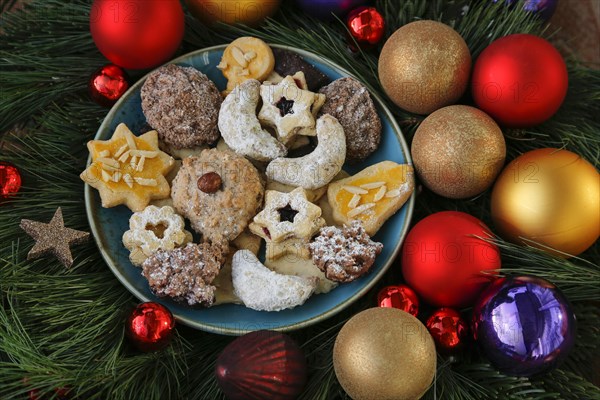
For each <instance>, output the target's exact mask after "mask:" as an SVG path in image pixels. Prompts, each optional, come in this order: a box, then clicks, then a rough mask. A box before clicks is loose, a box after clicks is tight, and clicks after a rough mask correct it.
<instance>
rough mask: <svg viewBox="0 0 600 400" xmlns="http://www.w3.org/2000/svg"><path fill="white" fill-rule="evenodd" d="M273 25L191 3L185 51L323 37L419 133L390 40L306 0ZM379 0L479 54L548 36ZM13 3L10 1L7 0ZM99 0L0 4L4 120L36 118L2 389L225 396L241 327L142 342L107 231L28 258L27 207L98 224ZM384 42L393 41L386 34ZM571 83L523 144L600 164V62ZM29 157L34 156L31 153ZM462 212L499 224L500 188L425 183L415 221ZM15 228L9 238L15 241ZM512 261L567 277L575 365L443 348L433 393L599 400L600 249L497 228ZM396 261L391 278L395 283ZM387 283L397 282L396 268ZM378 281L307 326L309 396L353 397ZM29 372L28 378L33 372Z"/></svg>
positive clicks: (521, 22)
mask: <svg viewBox="0 0 600 400" xmlns="http://www.w3.org/2000/svg"><path fill="white" fill-rule="evenodd" d="M283 3H284V4H283V6H282V9H281V11H280V12H279V13H278V14H277V15H276V17H275V18H274V19H273V20H270V21H269V22H268V23H267V24H266V25H265V26H264V27H263V28H261V29H259V30H255V29H248V28H245V27H240V26H238V27H229V26H223V27H221V29H220V30H215V29H208V28H207V27H205V26H204V25H203V24H201V23H199V22H198V21H196V20H195V19H194V18H192V17H191V16H189V15H187V16H186V37H185V40H184V44H183V46H182V50H181V51H182V52H187V51H191V50H195V49H197V48H202V47H206V46H210V45H215V44H221V43H227V42H228V41H229V40H230V39H231V38H232V37H235V36H238V35H241V34H250V35H255V36H259V37H262V38H264V39H265V40H267V41H269V42H272V43H279V44H283V45H289V46H294V47H299V48H303V49H307V50H310V51H312V52H315V53H317V54H320V55H322V56H324V57H327V58H329V59H331V60H332V61H334V62H336V63H338V64H340V65H342V66H343V67H344V68H346V69H348V70H349V71H350V72H352V73H353V74H355V75H357V76H358V77H359V78H360V79H361V81H363V82H365V83H366V84H367V85H368V87H369V89H370V90H371V91H372V93H374V94H377V95H379V96H380V97H381V98H383V99H386V100H385V101H386V102H387V104H388V105H389V106H390V108H391V109H392V110H393V111H394V112H395V114H396V115H397V118H398V122H399V123H400V125H401V126H402V127H403V130H404V133H405V135H406V136H407V138H408V139H410V137H411V136H412V133H413V132H414V130H415V129H416V127H417V126H418V124H419V123H420V121H421V120H422V119H423V117H422V116H416V115H412V114H409V113H406V112H404V111H402V110H400V109H398V108H397V107H396V106H395V105H393V104H392V103H391V102H389V100H387V97H386V96H385V93H384V92H383V90H382V88H381V86H380V85H379V81H378V77H377V54H378V51H379V50H380V48H379V49H375V50H374V51H370V52H360V53H359V54H352V53H351V52H349V51H348V48H347V44H346V39H345V32H344V31H345V27H344V26H343V24H342V23H341V21H334V22H332V23H327V24H323V23H322V22H321V21H318V20H315V19H314V18H311V17H308V16H306V15H304V14H302V13H301V12H300V11H299V10H298V8H297V7H296V6H295V5H294V4H293V2H283ZM463 3H464V2H463V1H459V0H457V1H442V0H435V1H426V0H405V1H401V2H400V1H392V0H388V1H384V0H379V1H377V3H376V4H377V7H378V8H379V10H381V11H382V13H383V15H384V17H385V19H386V21H387V24H388V25H387V35H388V36H389V35H390V34H391V33H393V32H394V31H395V30H396V29H397V28H398V27H399V26H401V25H403V24H406V23H408V22H411V21H414V20H417V19H423V18H433V19H438V20H443V21H445V22H446V23H448V24H450V25H452V26H454V27H455V28H456V29H457V30H458V31H459V32H460V33H461V35H463V37H464V38H465V40H466V42H467V44H468V45H469V48H470V49H471V51H472V53H473V56H474V57H475V56H476V55H477V54H478V53H479V52H480V51H481V50H482V49H483V48H485V46H486V45H487V44H489V43H490V42H491V41H492V40H494V39H495V38H497V37H500V36H503V35H506V34H510V33H517V32H526V33H533V34H542V35H545V36H548V35H550V34H551V29H548V30H547V31H544V28H543V27H542V26H541V25H540V24H539V22H537V21H536V20H535V19H534V18H533V17H532V16H531V15H529V14H526V13H524V12H522V11H520V7H513V8H508V7H505V6H504V5H503V4H501V2H498V3H499V4H495V5H494V4H490V3H491V2H487V1H486V2H483V1H472V2H469V4H468V5H469V8H468V11H467V12H466V13H464V15H463V11H464V9H463ZM2 4H4V3H2ZM89 7H90V2H89V1H88V0H73V1H70V2H63V1H60V0H45V1H40V0H38V1H34V2H33V3H32V4H31V5H30V6H28V7H27V8H26V9H25V10H24V11H18V12H10V13H5V14H3V15H2V21H1V24H2V26H1V28H2V29H3V30H4V32H5V37H3V40H2V41H1V42H0V71H1V73H0V90H2V92H1V93H0V131H4V130H6V129H7V128H9V127H11V126H12V125H13V124H14V123H15V122H19V123H25V124H26V126H27V135H25V136H23V135H18V136H10V137H9V138H7V140H8V141H9V142H10V146H8V148H7V150H6V151H5V150H4V149H3V150H2V160H5V161H12V162H14V163H15V164H17V165H18V166H19V168H20V169H21V170H22V171H23V173H24V183H25V184H24V189H23V191H22V192H21V194H20V195H19V196H18V197H17V198H16V199H14V200H13V201H11V202H10V204H7V205H4V204H3V205H2V206H0V238H2V240H0V297H1V299H2V300H1V301H2V307H0V398H2V399H22V398H24V397H26V396H27V391H28V390H31V389H34V388H36V389H39V390H40V391H41V392H42V393H47V394H49V395H51V394H53V393H54V389H55V388H57V387H62V386H69V387H71V388H72V390H73V393H74V394H75V395H76V396H78V397H80V398H86V399H128V400H129V399H144V400H146V399H169V398H177V399H190V400H195V399H211V400H212V399H222V398H223V395H222V393H221V392H220V391H219V389H218V387H217V385H216V381H215V378H214V374H213V370H214V363H215V360H216V357H217V355H218V354H219V353H220V351H221V350H222V349H223V347H224V346H225V345H226V344H227V343H229V342H230V341H231V340H232V338H229V337H221V336H217V335H213V334H208V333H203V332H198V331H194V330H192V329H189V328H186V327H182V326H180V327H179V328H178V330H177V332H178V334H177V336H176V337H175V338H174V341H173V343H172V345H171V346H170V347H169V348H167V349H165V350H163V351H161V352H158V353H154V354H143V353H139V352H137V351H136V350H134V349H132V348H131V346H130V345H129V343H128V342H127V341H126V340H125V339H124V332H123V325H124V324H123V319H124V317H125V315H126V314H127V312H128V311H129V309H130V307H132V306H133V305H134V304H135V303H136V302H137V301H136V300H135V299H134V298H133V296H131V295H130V294H129V293H128V292H127V291H126V290H125V288H124V287H123V286H121V285H120V283H119V282H118V281H117V279H116V278H115V277H114V276H113V275H112V273H111V272H110V270H109V269H108V268H107V267H106V265H105V263H104V261H103V260H102V258H101V257H100V255H99V254H98V251H97V249H96V247H95V245H94V244H93V243H88V244H86V245H83V246H80V247H78V248H77V250H76V252H75V255H76V264H75V266H74V267H73V268H72V269H71V270H65V269H64V267H62V265H60V264H59V263H58V262H56V261H54V260H52V259H50V258H48V259H40V260H35V261H27V260H26V254H27V250H28V249H29V248H30V246H31V244H32V241H31V239H30V238H29V237H27V236H26V235H25V234H24V233H23V232H22V231H21V230H20V228H19V227H18V225H19V220H20V219H21V218H31V219H38V220H48V219H49V218H50V217H51V215H52V213H53V212H54V210H55V209H56V207H58V206H62V207H63V210H64V213H65V222H66V224H67V225H68V226H71V227H74V228H76V229H86V227H87V226H88V222H87V218H86V215H85V210H84V207H83V201H82V198H83V194H82V189H83V184H82V182H81V181H80V180H79V177H78V175H79V173H80V172H81V171H82V170H83V168H84V166H85V162H86V159H87V151H86V149H85V142H86V141H88V140H89V139H90V138H92V137H93V135H94V134H95V132H96V130H97V127H98V126H99V124H100V122H101V120H102V118H103V117H104V115H105V114H106V110H105V109H102V108H100V107H99V106H97V105H95V104H93V103H92V102H91V101H90V100H89V99H88V97H87V94H86V93H85V91H86V85H87V79H88V77H89V74H90V73H91V72H92V71H93V70H95V69H96V68H97V67H98V66H100V65H102V64H104V63H105V62H106V60H105V59H104V58H103V57H102V56H101V55H100V53H99V52H98V51H97V50H96V49H95V47H94V44H93V42H92V40H91V36H90V34H89V20H88V13H89ZM380 47H381V46H380ZM568 65H569V73H570V84H569V93H568V96H567V99H566V100H565V104H564V105H563V107H562V108H561V110H560V111H559V113H558V114H557V115H556V116H555V117H554V118H553V119H551V120H550V121H548V122H547V123H546V124H544V125H542V126H540V127H536V128H535V129H527V130H519V131H507V132H505V133H506V135H507V137H508V143H507V144H508V151H509V158H512V157H514V156H515V155H516V154H519V153H522V152H524V151H527V150H530V149H533V148H539V147H547V146H553V147H566V148H568V149H570V150H572V151H574V152H576V153H578V154H581V155H582V156H583V157H585V158H586V159H588V160H589V161H591V162H592V163H594V164H595V165H596V166H598V165H599V164H600V146H599V143H598V142H599V141H600V139H598V135H597V132H598V130H599V128H600V115H598V113H597V106H596V104H597V103H598V100H600V72H598V71H593V70H589V69H586V68H584V67H583V66H581V65H579V64H577V63H576V62H574V61H573V60H568ZM24 155H25V156H24ZM453 209H454V210H461V211H465V212H467V213H469V214H471V215H474V216H476V217H478V218H480V219H482V220H483V221H484V222H486V223H488V224H489V225H490V226H492V224H491V218H490V212H489V192H487V193H484V194H483V195H482V196H480V197H478V198H476V199H471V200H468V201H454V200H448V199H442V198H440V197H438V196H435V195H433V194H431V193H430V192H428V191H423V192H422V193H421V194H420V195H419V198H418V202H417V210H416V215H415V220H418V219H419V217H421V216H424V215H426V214H429V213H431V212H435V211H440V210H453ZM7 239H8V240H7ZM498 245H499V246H500V248H501V251H502V259H503V269H502V272H503V273H506V274H511V275H513V274H523V273H533V274H535V275H538V276H542V277H545V278H547V279H549V280H550V281H552V282H554V283H556V284H557V285H558V286H559V287H560V288H561V289H562V290H563V292H564V293H565V294H566V295H567V297H568V298H569V299H570V300H571V301H572V302H573V307H574V310H575V313H576V315H577V319H578V325H579V329H578V336H577V341H576V346H575V349H574V350H573V352H572V354H571V356H570V357H569V358H568V359H567V361H566V362H565V364H564V365H563V366H562V367H561V369H559V370H557V371H555V372H553V373H551V374H549V375H546V376H543V377H541V378H536V379H526V378H514V377H508V376H505V375H503V374H500V373H498V372H497V371H496V370H495V369H494V368H493V367H492V366H490V365H489V364H488V363H487V362H485V360H484V359H482V358H481V356H480V355H479V353H478V352H477V350H476V348H475V347H473V348H472V349H471V351H470V352H468V353H467V354H465V355H464V356H463V357H459V358H457V359H453V360H447V359H443V358H440V360H439V368H438V377H437V380H436V384H435V387H433V388H432V389H431V390H430V391H429V393H428V394H427V396H428V398H433V396H434V391H435V395H436V396H437V398H448V399H482V398H489V399H513V398H514V399H550V398H552V399H555V398H556V399H558V398H561V399H562V398H567V399H571V398H573V399H575V398H600V392H599V390H598V388H596V387H595V386H593V385H592V384H590V383H589V381H588V380H589V379H592V378H594V377H593V375H592V372H593V371H591V369H590V368H586V366H587V365H589V363H590V360H594V359H597V358H598V357H600V344H599V343H598V340H597V338H598V334H599V331H598V329H599V328H598V327H599V326H600V315H599V312H598V306H597V303H590V301H598V299H599V297H600V295H599V292H598V289H597V288H598V287H600V271H599V267H598V264H599V261H600V254H599V252H600V249H599V246H598V245H596V246H594V247H593V248H592V249H590V250H588V251H587V252H586V253H585V254H583V255H582V256H581V258H579V259H570V260H563V259H557V258H555V257H552V256H549V255H547V254H545V253H541V252H539V251H538V250H535V249H532V248H528V247H523V246H517V245H513V244H509V243H506V242H503V241H501V240H499V241H498ZM394 274H398V272H397V271H390V273H389V274H388V275H387V276H386V277H385V278H384V282H386V281H387V282H397V281H398V280H399V279H400V278H399V275H394ZM382 283H383V282H382ZM376 291H377V288H374V289H373V291H372V292H371V293H369V294H368V295H366V296H365V297H364V298H362V299H361V300H360V301H358V302H357V303H355V304H354V305H352V306H351V307H349V308H348V309H346V310H344V311H343V312H341V313H340V314H338V315H336V316H335V317H333V318H331V319H329V320H328V321H325V322H323V323H320V324H318V325H315V326H312V327H309V328H306V329H303V330H300V331H297V332H293V334H292V336H293V337H294V338H295V339H296V340H297V341H298V342H299V343H301V344H302V347H303V349H304V350H305V352H306V354H307V357H308V359H309V365H310V370H309V378H310V379H309V383H308V386H307V388H306V390H305V392H304V393H303V394H302V396H301V398H302V399H306V400H309V399H310V400H312V399H327V400H329V399H346V398H347V396H346V395H345V393H344V392H343V390H342V389H341V387H340V386H339V384H338V383H337V380H336V378H335V373H334V371H333V366H332V360H331V354H332V349H333V344H334V342H335V338H336V335H337V332H338V331H339V329H340V328H341V326H342V325H343V324H344V323H345V321H347V320H348V319H349V318H350V317H351V316H352V315H354V314H355V313H356V312H358V311H360V310H362V309H364V308H367V307H370V306H372V305H373V297H374V295H375V293H376ZM24 378H26V381H24Z"/></svg>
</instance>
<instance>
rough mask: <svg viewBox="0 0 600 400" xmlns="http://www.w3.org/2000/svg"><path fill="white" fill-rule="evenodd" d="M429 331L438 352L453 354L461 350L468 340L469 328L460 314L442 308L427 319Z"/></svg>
mask: <svg viewBox="0 0 600 400" xmlns="http://www.w3.org/2000/svg"><path fill="white" fill-rule="evenodd" d="M425 326H427V330H429V333H430V334H431V337H433V341H434V342H435V345H436V346H437V348H438V351H440V352H442V353H445V352H452V351H455V350H458V349H460V348H461V347H462V346H463V345H464V344H465V341H466V340H467V337H468V335H469V328H468V325H467V323H466V322H465V320H464V319H463V318H462V317H461V315H460V313H459V312H458V311H456V310H453V309H451V308H440V309H439V310H436V311H435V312H434V313H433V314H431V316H430V317H429V318H428V319H427V323H426V324H425Z"/></svg>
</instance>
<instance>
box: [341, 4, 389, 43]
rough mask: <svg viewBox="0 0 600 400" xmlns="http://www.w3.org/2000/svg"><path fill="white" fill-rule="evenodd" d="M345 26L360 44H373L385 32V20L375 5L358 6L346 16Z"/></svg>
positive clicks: (379, 39)
mask: <svg viewBox="0 0 600 400" xmlns="http://www.w3.org/2000/svg"><path fill="white" fill-rule="evenodd" d="M346 26H347V27H348V30H349V31H350V34H351V35H352V37H353V38H354V39H356V42H357V43H358V44H359V45H361V46H365V47H368V46H373V45H376V44H377V43H379V42H380V41H381V38H382V37H383V34H384V33H385V21H384V19H383V16H382V15H381V14H380V13H379V11H377V9H376V8H375V7H358V8H356V9H354V10H353V11H352V12H350V14H348V17H347V18H346Z"/></svg>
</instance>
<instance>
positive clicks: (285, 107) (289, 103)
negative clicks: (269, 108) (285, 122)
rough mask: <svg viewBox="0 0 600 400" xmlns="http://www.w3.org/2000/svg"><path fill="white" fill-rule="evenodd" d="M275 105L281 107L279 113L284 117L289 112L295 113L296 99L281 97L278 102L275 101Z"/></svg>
mask: <svg viewBox="0 0 600 400" xmlns="http://www.w3.org/2000/svg"><path fill="white" fill-rule="evenodd" d="M275 107H277V108H279V114H280V115H281V116H282V117H283V116H285V115H287V114H293V113H294V110H293V109H292V107H294V100H288V99H286V98H285V97H282V98H281V99H279V101H278V102H277V103H275Z"/></svg>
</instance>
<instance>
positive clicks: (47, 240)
mask: <svg viewBox="0 0 600 400" xmlns="http://www.w3.org/2000/svg"><path fill="white" fill-rule="evenodd" d="M20 226H21V228H22V229H23V230H24V231H25V232H26V233H27V234H28V235H29V236H31V237H32V238H33V239H34V240H35V245H34V246H33V248H32V249H31V250H30V251H29V253H28V254H27V259H28V260H32V259H35V258H39V257H41V256H43V255H46V254H54V255H55V256H56V257H57V258H58V260H59V261H60V262H61V263H62V264H63V265H64V266H65V267H67V268H68V267H70V266H71V265H73V256H72V255H71V248H70V247H71V246H73V245H76V244H80V243H83V242H85V241H86V240H87V239H88V238H89V236H90V234H89V233H88V232H82V231H77V230H75V229H71V228H66V227H65V223H64V221H63V215H62V210H61V209H60V207H59V208H58V209H57V210H56V212H55V213H54V217H52V220H51V221H50V222H49V223H47V224H45V223H43V222H37V221H31V220H29V219H22V220H21V225H20Z"/></svg>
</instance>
